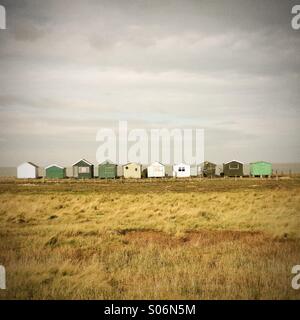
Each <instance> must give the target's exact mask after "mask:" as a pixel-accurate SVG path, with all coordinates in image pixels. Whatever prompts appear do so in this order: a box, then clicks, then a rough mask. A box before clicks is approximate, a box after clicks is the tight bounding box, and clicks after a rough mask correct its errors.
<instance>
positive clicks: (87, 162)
mask: <svg viewBox="0 0 300 320" xmlns="http://www.w3.org/2000/svg"><path fill="white" fill-rule="evenodd" d="M80 161H83V162H85V163H86V164H88V165H90V166H92V165H93V164H92V163H90V162H89V161H87V160H85V159H80V160H78V161H76V162H75V163H73V164H72V167H73V166H75V165H76V164H77V163H79V162H80Z"/></svg>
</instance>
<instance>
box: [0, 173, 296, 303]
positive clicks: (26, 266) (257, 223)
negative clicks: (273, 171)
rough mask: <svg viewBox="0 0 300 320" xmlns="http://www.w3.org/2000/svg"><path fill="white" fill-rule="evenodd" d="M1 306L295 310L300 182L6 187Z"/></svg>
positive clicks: (0, 232) (0, 220)
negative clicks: (76, 303)
mask: <svg viewBox="0 0 300 320" xmlns="http://www.w3.org/2000/svg"><path fill="white" fill-rule="evenodd" d="M0 240H1V241H0V264H2V265H4V266H5V268H6V273H7V290H0V298H2V299H4V298H6V299H299V298H300V290H298V291H296V290H293V289H292V288H291V280H292V276H293V275H292V274H291V268H292V266H293V265H295V264H300V179H299V178H291V179H281V180H276V179H272V180H261V179H237V180H235V179H212V180H210V179H205V180H204V179H202V180H200V179H191V180H172V179H170V180H150V179H148V180H147V181H146V180H142V181H122V180H116V181H108V182H106V181H96V180H90V181H83V182H81V181H74V180H66V181H64V182H55V181H52V182H50V181H43V180H37V181H34V182H30V181H15V180H11V179H7V180H2V181H0Z"/></svg>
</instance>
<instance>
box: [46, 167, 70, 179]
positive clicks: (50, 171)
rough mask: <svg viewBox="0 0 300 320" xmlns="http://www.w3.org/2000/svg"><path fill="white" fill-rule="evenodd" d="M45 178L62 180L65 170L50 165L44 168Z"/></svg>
mask: <svg viewBox="0 0 300 320" xmlns="http://www.w3.org/2000/svg"><path fill="white" fill-rule="evenodd" d="M45 170H46V178H48V179H63V178H65V177H66V168H64V167H61V166H58V165H57V164H51V165H50V166H48V167H46V168H45Z"/></svg>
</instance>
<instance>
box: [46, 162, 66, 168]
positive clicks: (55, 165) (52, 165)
mask: <svg viewBox="0 0 300 320" xmlns="http://www.w3.org/2000/svg"><path fill="white" fill-rule="evenodd" d="M50 167H57V168H60V169H64V167H61V166H59V165H58V164H55V163H54V164H50V165H49V166H47V167H46V168H45V169H48V168H50Z"/></svg>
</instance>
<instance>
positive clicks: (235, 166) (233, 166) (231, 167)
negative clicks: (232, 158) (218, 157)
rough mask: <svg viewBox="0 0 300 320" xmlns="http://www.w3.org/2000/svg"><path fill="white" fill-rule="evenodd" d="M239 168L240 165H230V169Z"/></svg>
mask: <svg viewBox="0 0 300 320" xmlns="http://www.w3.org/2000/svg"><path fill="white" fill-rule="evenodd" d="M238 168H239V164H238V163H230V164H229V169H234V170H236V169H238Z"/></svg>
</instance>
